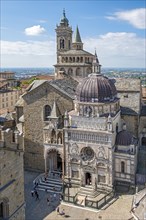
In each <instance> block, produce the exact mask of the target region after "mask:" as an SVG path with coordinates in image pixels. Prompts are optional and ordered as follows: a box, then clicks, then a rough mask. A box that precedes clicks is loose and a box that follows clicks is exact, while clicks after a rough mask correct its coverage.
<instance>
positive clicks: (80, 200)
mask: <svg viewBox="0 0 146 220" xmlns="http://www.w3.org/2000/svg"><path fill="white" fill-rule="evenodd" d="M85 198H86V196H84V195H77V197H76V201H75V203H76V204H77V205H80V206H85Z"/></svg>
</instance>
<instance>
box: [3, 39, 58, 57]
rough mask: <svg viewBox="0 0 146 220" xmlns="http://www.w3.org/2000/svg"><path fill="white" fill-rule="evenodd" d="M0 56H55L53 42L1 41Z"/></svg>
mask: <svg viewBox="0 0 146 220" xmlns="http://www.w3.org/2000/svg"><path fill="white" fill-rule="evenodd" d="M1 54H7V55H14V54H18V55H36V56H37V55H39V56H41V55H55V41H53V40H51V41H43V42H42V41H27V42H25V41H14V42H13V41H1Z"/></svg>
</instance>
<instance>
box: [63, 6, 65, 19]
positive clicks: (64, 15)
mask: <svg viewBox="0 0 146 220" xmlns="http://www.w3.org/2000/svg"><path fill="white" fill-rule="evenodd" d="M63 16H64V18H65V8H64V9H63Z"/></svg>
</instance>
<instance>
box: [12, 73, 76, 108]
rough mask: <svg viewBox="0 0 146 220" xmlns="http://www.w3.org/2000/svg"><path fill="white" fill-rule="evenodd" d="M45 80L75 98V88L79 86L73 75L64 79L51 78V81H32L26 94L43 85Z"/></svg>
mask: <svg viewBox="0 0 146 220" xmlns="http://www.w3.org/2000/svg"><path fill="white" fill-rule="evenodd" d="M45 82H47V83H48V84H49V85H51V86H52V87H54V88H55V89H57V90H58V91H60V92H62V93H64V94H65V95H67V96H68V97H70V98H71V99H74V96H75V89H76V87H77V84H78V82H77V81H76V80H74V79H73V78H71V77H66V78H64V79H57V80H51V81H47V80H34V81H33V83H31V85H30V86H29V87H28V89H27V90H26V93H25V94H24V95H27V93H29V92H31V91H33V90H34V89H36V88H38V87H39V86H41V85H43V84H44V83H45ZM24 95H23V96H24ZM16 104H17V103H16ZM18 104H19V103H18Z"/></svg>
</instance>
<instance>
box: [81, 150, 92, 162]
mask: <svg viewBox="0 0 146 220" xmlns="http://www.w3.org/2000/svg"><path fill="white" fill-rule="evenodd" d="M93 157H94V151H93V150H92V149H91V148H90V147H84V148H83V149H82V150H81V158H82V160H84V161H87V160H88V161H90V160H92V159H93Z"/></svg>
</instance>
